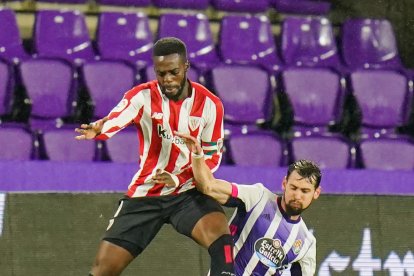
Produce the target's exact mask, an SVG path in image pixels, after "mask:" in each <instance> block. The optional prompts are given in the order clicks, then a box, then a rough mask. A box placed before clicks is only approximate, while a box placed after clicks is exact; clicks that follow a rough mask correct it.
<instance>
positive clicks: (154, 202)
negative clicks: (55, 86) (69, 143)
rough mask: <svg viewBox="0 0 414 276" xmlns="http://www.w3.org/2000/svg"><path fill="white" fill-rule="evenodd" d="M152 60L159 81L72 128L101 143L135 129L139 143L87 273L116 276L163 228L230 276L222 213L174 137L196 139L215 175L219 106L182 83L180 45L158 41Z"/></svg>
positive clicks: (230, 243) (228, 244)
mask: <svg viewBox="0 0 414 276" xmlns="http://www.w3.org/2000/svg"><path fill="white" fill-rule="evenodd" d="M153 61H154V70H155V73H156V77H157V80H154V81H150V82H147V83H143V84H140V85H138V86H136V87H134V88H132V89H131V90H129V91H127V92H126V93H125V95H124V97H123V99H122V100H121V101H120V102H119V104H118V105H117V106H116V107H115V108H113V109H112V111H111V112H110V113H109V115H108V116H107V117H105V118H103V119H101V120H98V121H96V122H94V123H92V124H82V125H81V127H80V128H77V129H76V130H75V131H76V132H78V133H79V135H78V136H76V138H77V139H79V140H83V139H97V140H106V139H109V138H111V137H112V136H113V135H115V134H116V133H117V132H119V131H120V130H122V129H123V128H125V127H127V126H128V125H134V126H135V127H136V128H137V131H138V135H137V138H138V139H139V145H140V148H139V154H140V169H139V171H138V172H137V173H136V174H135V176H134V177H133V179H132V181H131V183H130V184H129V186H128V191H127V192H126V194H125V197H124V198H123V199H121V200H120V203H119V206H118V209H117V211H116V212H115V215H114V217H113V218H112V219H111V220H110V222H109V225H108V228H107V230H106V232H105V235H104V238H103V240H102V242H101V243H100V246H99V249H98V253H97V255H96V258H95V261H94V264H93V266H92V271H91V272H90V275H94V276H101V275H119V274H121V272H122V271H123V270H124V269H125V267H126V266H127V265H128V264H129V263H130V262H131V261H132V260H133V259H134V258H135V257H136V256H138V255H139V254H140V253H141V252H142V251H143V250H144V249H145V248H146V247H147V245H148V244H149V243H150V242H151V240H152V239H153V238H154V237H155V235H156V234H157V233H158V232H159V230H160V229H161V227H162V226H163V225H164V224H165V223H168V224H171V225H172V226H173V227H174V228H175V229H176V230H177V232H179V233H181V234H184V235H186V236H188V237H190V238H192V239H193V240H194V241H196V242H197V243H198V244H200V245H201V246H203V247H205V248H207V249H208V252H209V254H210V256H211V267H210V270H211V271H212V275H234V267H233V264H234V262H233V258H232V250H233V239H232V237H231V235H230V230H229V227H228V224H227V219H226V216H225V214H224V211H223V209H222V207H221V206H220V204H219V203H218V202H217V201H215V200H214V199H212V198H211V197H208V196H206V195H204V194H202V193H200V192H199V191H197V189H195V182H194V180H193V172H192V168H191V159H190V151H189V149H188V148H187V146H186V144H185V143H184V141H183V139H182V138H180V137H178V136H176V135H175V134H174V132H175V131H180V132H184V133H189V134H191V135H192V136H194V137H197V139H198V140H199V141H200V143H201V145H202V146H203V150H204V152H205V154H206V161H205V162H206V166H208V168H209V170H212V171H215V170H216V169H217V168H218V166H219V163H220V161H221V152H222V144H223V105H222V103H221V101H220V99H219V98H218V97H216V96H215V95H213V94H212V93H211V92H210V91H208V90H207V89H206V88H205V87H203V86H202V85H201V84H198V83H196V82H192V81H190V80H188V79H187V70H188V68H189V63H188V60H187V50H186V46H185V44H184V43H183V42H182V41H181V40H179V39H176V38H163V39H160V40H159V41H157V42H156V43H155V44H154V47H153ZM165 183H173V185H171V186H167V185H165Z"/></svg>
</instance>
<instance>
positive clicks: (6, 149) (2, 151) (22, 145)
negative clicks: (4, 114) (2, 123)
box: [0, 127, 33, 160]
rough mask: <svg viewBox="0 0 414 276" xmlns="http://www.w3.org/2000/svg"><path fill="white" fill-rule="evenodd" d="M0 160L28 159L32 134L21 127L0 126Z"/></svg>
mask: <svg viewBox="0 0 414 276" xmlns="http://www.w3.org/2000/svg"><path fill="white" fill-rule="evenodd" d="M0 145H2V146H1V147H0V160H30V158H31V154H32V147H33V140H32V135H31V133H29V132H28V131H26V130H25V129H23V128H12V127H0Z"/></svg>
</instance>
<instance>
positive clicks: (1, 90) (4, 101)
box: [0, 61, 11, 115]
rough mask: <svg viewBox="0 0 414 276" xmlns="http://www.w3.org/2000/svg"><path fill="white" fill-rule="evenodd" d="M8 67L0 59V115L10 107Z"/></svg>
mask: <svg viewBox="0 0 414 276" xmlns="http://www.w3.org/2000/svg"><path fill="white" fill-rule="evenodd" d="M10 81H11V73H10V68H9V66H8V65H7V64H6V63H3V62H1V61H0V115H4V114H6V113H7V112H8V111H9V109H10V96H11V95H10V84H11V83H10Z"/></svg>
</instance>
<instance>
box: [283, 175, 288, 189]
mask: <svg viewBox="0 0 414 276" xmlns="http://www.w3.org/2000/svg"><path fill="white" fill-rule="evenodd" d="M286 185H287V178H286V176H285V177H283V181H282V190H283V191H285V190H286Z"/></svg>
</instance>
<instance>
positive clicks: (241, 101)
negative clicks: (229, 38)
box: [211, 65, 271, 124]
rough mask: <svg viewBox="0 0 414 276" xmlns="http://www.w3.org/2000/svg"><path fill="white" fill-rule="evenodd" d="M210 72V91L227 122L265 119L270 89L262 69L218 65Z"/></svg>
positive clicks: (268, 106)
mask: <svg viewBox="0 0 414 276" xmlns="http://www.w3.org/2000/svg"><path fill="white" fill-rule="evenodd" d="M211 73H212V82H213V87H214V88H213V91H214V92H215V93H216V94H217V95H218V96H219V97H220V99H221V100H222V102H223V105H224V110H225V111H226V112H225V115H224V119H225V120H226V121H227V122H235V123H245V124H256V123H263V122H265V121H267V120H268V119H269V113H268V112H269V110H270V104H271V100H270V99H271V91H270V84H269V75H268V73H267V72H266V71H264V70H262V69H260V68H259V67H255V66H242V65H220V66H217V67H215V68H213V70H212V71H211ZM252 80H254V81H252Z"/></svg>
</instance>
